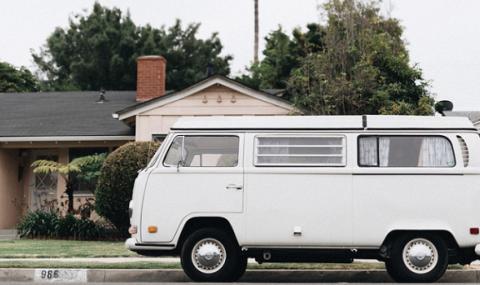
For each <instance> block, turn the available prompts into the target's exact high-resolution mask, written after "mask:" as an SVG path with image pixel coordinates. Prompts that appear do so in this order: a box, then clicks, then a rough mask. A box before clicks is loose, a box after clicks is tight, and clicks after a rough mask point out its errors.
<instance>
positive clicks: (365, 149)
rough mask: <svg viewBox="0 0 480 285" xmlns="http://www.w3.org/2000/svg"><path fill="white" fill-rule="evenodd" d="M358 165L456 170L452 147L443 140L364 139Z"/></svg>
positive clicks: (403, 137) (422, 138)
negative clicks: (452, 168) (447, 168)
mask: <svg viewBox="0 0 480 285" xmlns="http://www.w3.org/2000/svg"><path fill="white" fill-rule="evenodd" d="M358 165H359V166H366V167H454V166H455V156H454V153H453V148H452V144H451V143H450V141H449V140H448V139H447V138H446V137H442V136H360V137H359V138H358Z"/></svg>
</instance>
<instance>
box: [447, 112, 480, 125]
mask: <svg viewBox="0 0 480 285" xmlns="http://www.w3.org/2000/svg"><path fill="white" fill-rule="evenodd" d="M445 115H447V116H450V117H467V118H469V119H470V121H472V123H473V124H475V125H477V124H478V123H479V122H480V111H448V112H445Z"/></svg>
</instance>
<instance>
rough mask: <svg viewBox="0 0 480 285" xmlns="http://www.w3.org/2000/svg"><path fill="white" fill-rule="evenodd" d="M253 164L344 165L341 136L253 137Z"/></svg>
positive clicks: (342, 139) (343, 144)
mask: <svg viewBox="0 0 480 285" xmlns="http://www.w3.org/2000/svg"><path fill="white" fill-rule="evenodd" d="M255 165H257V166H345V137H343V136H270V135H269V136H257V137H256V138H255Z"/></svg>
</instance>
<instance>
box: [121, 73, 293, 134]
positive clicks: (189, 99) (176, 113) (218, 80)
mask: <svg viewBox="0 0 480 285" xmlns="http://www.w3.org/2000/svg"><path fill="white" fill-rule="evenodd" d="M293 111H294V108H293V106H292V105H291V104H289V103H288V102H286V101H284V100H282V99H280V98H275V96H272V95H267V94H265V93H263V92H261V91H256V90H253V89H250V88H248V87H245V86H243V85H241V84H239V83H237V82H234V81H233V82H232V81H230V80H228V79H224V78H223V77H214V78H211V79H210V80H208V81H206V82H205V81H204V82H203V84H200V86H199V85H196V86H192V87H191V88H189V89H187V90H184V91H183V92H178V93H177V94H173V95H166V97H165V98H159V99H154V102H151V103H150V104H143V103H142V104H139V107H138V108H136V109H133V110H127V111H126V112H123V113H122V112H120V114H119V116H118V117H119V119H120V120H122V119H123V120H132V116H135V125H136V140H137V141H148V140H151V139H152V137H155V136H158V135H160V136H161V135H163V134H166V133H168V131H169V130H170V127H171V126H172V125H173V124H174V123H175V121H176V120H177V119H178V118H179V117H183V116H246V115H250V116H263V115H265V116H266V115H270V116H272V115H288V114H290V113H292V112H293ZM132 121H133V120H132Z"/></svg>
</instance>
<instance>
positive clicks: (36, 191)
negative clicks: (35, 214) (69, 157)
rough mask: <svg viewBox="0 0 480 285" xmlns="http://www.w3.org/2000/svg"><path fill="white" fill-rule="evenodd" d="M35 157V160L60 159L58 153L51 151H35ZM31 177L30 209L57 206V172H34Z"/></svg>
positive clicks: (47, 208) (44, 208)
mask: <svg viewBox="0 0 480 285" xmlns="http://www.w3.org/2000/svg"><path fill="white" fill-rule="evenodd" d="M33 157H34V161H36V160H53V161H58V155H57V154H54V153H51V152H35V153H34V155H33ZM32 171H33V169H32ZM31 177H32V178H33V179H32V180H31V183H30V187H29V188H30V209H31V210H32V211H36V210H50V209H55V208H57V206H58V205H57V181H58V179H57V174H52V173H49V174H44V173H33V174H32V176H31Z"/></svg>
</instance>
